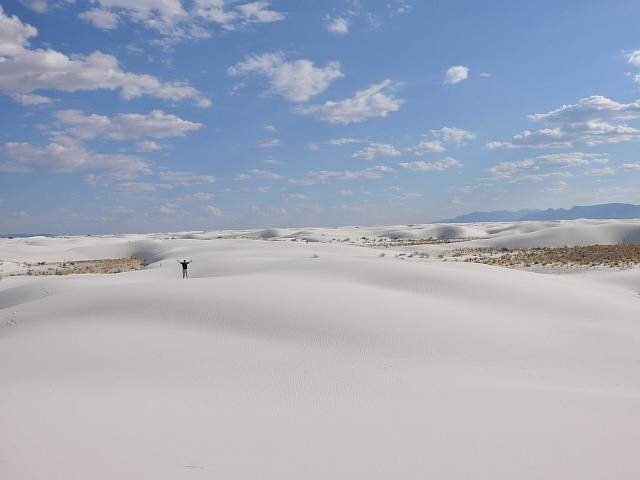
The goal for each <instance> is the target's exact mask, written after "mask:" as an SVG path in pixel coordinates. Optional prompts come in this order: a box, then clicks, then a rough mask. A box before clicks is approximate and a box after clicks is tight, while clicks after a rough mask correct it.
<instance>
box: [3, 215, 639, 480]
mask: <svg viewBox="0 0 640 480" xmlns="http://www.w3.org/2000/svg"><path fill="white" fill-rule="evenodd" d="M639 243H640V221H633V220H620V221H613V220H609V221H607V220H599V221H588V220H576V221H559V222H521V223H517V222H516V223H492V224H453V225H413V226H389V227H355V226H354V227H341V228H297V229H269V230H246V231H216V232H181V233H163V234H149V235H120V236H117V235H111V236H92V237H86V236H85V237H82V236H78V237H64V238H63V237H54V238H44V237H33V238H24V239H0V276H1V277H2V279H1V280H0V379H1V381H0V432H2V434H1V435H0V476H1V477H2V478H7V479H14V478H20V479H43V480H44V479H46V480H52V479H65V480H72V479H92V480H94V479H105V480H106V479H110V480H111V479H115V478H123V479H124V478H132V479H133V478H135V479H143V478H149V479H172V480H173V479H183V478H184V479H192V478H228V479H231V478H268V479H323V480H324V479H337V478H349V479H355V478H362V479H367V480H374V479H390V478H398V479H425V478H433V479H509V480H512V479H518V480H522V479H542V478H544V479H581V480H584V479H594V480H595V479H603V478H616V479H634V478H640V463H639V462H638V454H637V451H638V445H640V269H638V268H629V269H626V270H618V269H606V268H605V269H600V270H597V271H585V272H582V273H579V274H574V275H549V274H540V273H536V272H530V271H522V270H517V269H507V268H501V267H499V266H489V265H482V264H475V263H465V262H455V261H453V260H454V253H455V250H456V249H460V248H486V247H490V248H494V249H502V248H532V247H558V246H564V245H568V246H580V245H596V244H601V245H602V244H604V245H618V244H625V245H632V244H639ZM127 258H136V259H138V260H139V261H140V262H143V263H144V264H145V265H146V267H145V268H144V269H142V270H137V271H129V272H124V273H117V274H88V275H74V274H70V275H57V276H56V275H51V276H27V275H23V273H25V268H27V267H25V264H35V263H38V262H46V263H55V262H73V261H83V260H84V261H87V260H99V259H127ZM183 258H184V259H190V260H193V262H192V263H191V264H190V268H189V272H190V275H191V278H190V279H189V280H182V279H181V266H180V265H179V264H178V263H177V262H176V259H183ZM445 260H446V261H445ZM14 274H20V275H14Z"/></svg>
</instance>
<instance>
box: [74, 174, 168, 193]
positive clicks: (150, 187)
mask: <svg viewBox="0 0 640 480" xmlns="http://www.w3.org/2000/svg"><path fill="white" fill-rule="evenodd" d="M86 180H87V183H94V182H93V179H92V176H91V175H88V178H87V179H86ZM115 188H116V190H117V191H118V192H121V193H129V194H140V193H149V192H156V191H157V190H158V189H161V188H164V186H163V185H158V184H154V183H148V182H121V183H118V184H116V185H115Z"/></svg>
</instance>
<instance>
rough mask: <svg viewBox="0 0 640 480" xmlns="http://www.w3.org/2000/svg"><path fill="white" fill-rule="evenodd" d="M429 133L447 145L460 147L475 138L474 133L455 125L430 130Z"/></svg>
mask: <svg viewBox="0 0 640 480" xmlns="http://www.w3.org/2000/svg"><path fill="white" fill-rule="evenodd" d="M431 135H432V136H433V137H434V138H437V139H438V140H440V141H441V142H442V143H444V144H447V145H456V146H459V147H462V146H464V145H466V144H467V143H468V142H469V141H471V140H474V139H475V138H476V136H477V135H476V134H475V133H473V132H469V131H468V130H463V129H462V128H456V127H442V128H440V129H438V130H431Z"/></svg>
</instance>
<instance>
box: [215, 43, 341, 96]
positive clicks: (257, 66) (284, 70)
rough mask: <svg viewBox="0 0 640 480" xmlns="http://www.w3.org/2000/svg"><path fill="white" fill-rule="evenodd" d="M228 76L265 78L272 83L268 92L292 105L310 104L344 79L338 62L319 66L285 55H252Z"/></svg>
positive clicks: (230, 70) (235, 66) (233, 67)
mask: <svg viewBox="0 0 640 480" xmlns="http://www.w3.org/2000/svg"><path fill="white" fill-rule="evenodd" d="M227 75H229V76H232V77H237V76H243V75H261V76H264V77H266V78H267V79H268V81H269V88H268V90H267V92H268V93H272V94H278V95H281V96H283V97H284V98H286V99H287V100H289V101H291V102H304V101H307V100H309V99H310V98H311V97H313V96H315V95H318V94H319V93H322V92H324V91H325V90H326V89H327V88H328V87H329V85H331V83H332V82H333V81H335V80H337V79H338V78H341V77H343V76H344V75H343V74H342V72H341V71H340V64H339V63H338V62H329V63H327V65H325V66H324V67H316V66H315V65H314V63H313V62H312V61H311V60H305V59H301V60H291V61H289V60H286V57H285V55H284V53H282V52H276V53H264V54H262V55H250V56H248V57H246V58H245V59H244V60H243V61H241V62H238V63H236V64H235V65H233V66H232V67H229V68H228V69H227Z"/></svg>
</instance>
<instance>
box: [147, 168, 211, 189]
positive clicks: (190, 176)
mask: <svg viewBox="0 0 640 480" xmlns="http://www.w3.org/2000/svg"><path fill="white" fill-rule="evenodd" d="M159 177H160V178H161V179H162V180H165V181H167V182H171V183H172V184H173V185H174V186H176V187H190V186H192V185H210V184H212V183H215V181H216V178H215V177H213V176H211V175H197V174H195V173H194V172H181V171H174V170H165V171H163V172H160V174H159Z"/></svg>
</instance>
